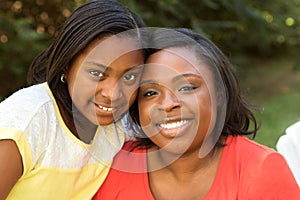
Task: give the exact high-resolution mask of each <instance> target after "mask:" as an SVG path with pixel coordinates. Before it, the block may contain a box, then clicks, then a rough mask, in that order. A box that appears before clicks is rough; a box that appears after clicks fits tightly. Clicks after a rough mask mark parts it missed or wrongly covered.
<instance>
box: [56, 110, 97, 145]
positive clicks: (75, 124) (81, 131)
mask: <svg viewBox="0 0 300 200" xmlns="http://www.w3.org/2000/svg"><path fill="white" fill-rule="evenodd" d="M58 107H59V110H60V113H61V116H62V118H63V120H64V122H65V124H66V126H67V127H68V129H69V130H70V131H71V133H72V134H73V135H74V136H75V137H77V138H78V139H79V140H81V141H83V142H84V143H86V144H90V143H91V141H92V140H93V138H94V136H95V133H96V130H97V126H96V125H95V124H93V123H91V122H90V121H89V120H88V119H87V118H85V117H84V116H83V115H82V114H81V113H80V112H79V111H78V110H75V111H73V113H72V116H69V114H67V113H66V112H65V111H63V110H62V109H61V106H60V105H59V104H58Z"/></svg>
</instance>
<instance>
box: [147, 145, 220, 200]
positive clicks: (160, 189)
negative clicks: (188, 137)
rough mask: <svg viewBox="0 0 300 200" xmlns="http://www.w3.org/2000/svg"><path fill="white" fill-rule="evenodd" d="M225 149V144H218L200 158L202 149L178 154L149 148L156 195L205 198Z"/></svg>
mask: <svg viewBox="0 0 300 200" xmlns="http://www.w3.org/2000/svg"><path fill="white" fill-rule="evenodd" d="M222 151H223V148H222V147H215V148H213V149H212V151H210V153H209V154H208V155H207V156H206V157H204V158H199V151H194V152H191V153H188V154H184V155H183V156H180V157H178V156H177V158H176V156H175V155H172V154H170V153H168V152H164V151H157V150H156V152H157V153H153V152H154V149H151V150H149V151H148V157H147V162H148V169H149V170H150V171H149V185H150V189H151V192H152V194H153V196H154V197H155V199H202V198H203V197H204V196H205V195H206V194H207V192H208V191H209V190H210V188H211V186H212V184H213V181H214V178H215V176H216V174H217V170H218V166H219V162H220V160H221V155H222ZM151 152H152V153H151ZM195 188H197V189H195Z"/></svg>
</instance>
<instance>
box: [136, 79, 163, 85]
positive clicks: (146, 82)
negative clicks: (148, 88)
mask: <svg viewBox="0 0 300 200" xmlns="http://www.w3.org/2000/svg"><path fill="white" fill-rule="evenodd" d="M145 84H154V85H159V83H158V82H157V81H154V80H143V81H141V82H140V86H142V85H145Z"/></svg>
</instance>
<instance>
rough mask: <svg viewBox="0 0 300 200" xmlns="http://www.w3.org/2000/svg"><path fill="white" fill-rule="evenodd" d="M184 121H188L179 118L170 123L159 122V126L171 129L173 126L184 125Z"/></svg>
mask: <svg viewBox="0 0 300 200" xmlns="http://www.w3.org/2000/svg"><path fill="white" fill-rule="evenodd" d="M186 123H188V120H181V121H178V122H172V123H164V124H160V125H159V126H160V127H162V128H165V129H173V128H179V127H181V126H183V125H185V124H186Z"/></svg>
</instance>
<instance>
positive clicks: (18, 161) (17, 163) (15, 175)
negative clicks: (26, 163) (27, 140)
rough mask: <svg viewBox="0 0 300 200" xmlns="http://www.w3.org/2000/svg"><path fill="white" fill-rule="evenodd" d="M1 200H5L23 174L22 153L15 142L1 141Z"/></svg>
mask: <svg viewBox="0 0 300 200" xmlns="http://www.w3.org/2000/svg"><path fill="white" fill-rule="evenodd" d="M0 160H1V163H5V165H0V174H1V181H0V199H1V200H2V199H3V200H4V199H5V198H6V197H7V196H8V194H9V192H10V190H11V189H12V187H13V186H14V185H15V183H16V182H17V181H18V179H19V178H20V177H21V175H22V173H23V164H22V158H21V155H20V152H19V150H18V147H17V145H16V143H15V142H14V141H13V140H0Z"/></svg>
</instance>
